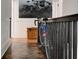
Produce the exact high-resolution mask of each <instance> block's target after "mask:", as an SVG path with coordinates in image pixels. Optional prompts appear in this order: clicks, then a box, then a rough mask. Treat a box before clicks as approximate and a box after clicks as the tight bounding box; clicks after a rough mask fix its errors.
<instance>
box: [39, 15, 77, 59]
mask: <svg viewBox="0 0 79 59" xmlns="http://www.w3.org/2000/svg"><path fill="white" fill-rule="evenodd" d="M77 20H78V14H75V15H69V16H64V17H59V18H53V19H48V20H46V21H43V20H42V21H40V20H39V23H38V25H39V26H38V28H39V31H38V32H39V39H38V41H39V43H40V45H41V46H42V48H43V51H44V52H45V53H46V56H47V59H77Z"/></svg>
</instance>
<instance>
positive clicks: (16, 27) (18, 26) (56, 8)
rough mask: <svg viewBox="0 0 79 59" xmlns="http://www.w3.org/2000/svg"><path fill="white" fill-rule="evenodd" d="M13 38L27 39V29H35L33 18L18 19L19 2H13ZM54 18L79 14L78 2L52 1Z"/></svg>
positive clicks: (17, 0)
mask: <svg viewBox="0 0 79 59" xmlns="http://www.w3.org/2000/svg"><path fill="white" fill-rule="evenodd" d="M12 1H13V2H12V3H13V4H12V5H13V6H12V16H13V17H12V37H13V38H27V28H28V27H35V25H34V20H35V19H32V18H25V19H23V18H18V16H19V9H18V8H19V0H12ZM52 1H53V2H52V3H53V4H52V17H53V18H56V17H61V16H65V15H71V14H75V13H77V0H52Z"/></svg>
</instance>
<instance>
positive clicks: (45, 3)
mask: <svg viewBox="0 0 79 59" xmlns="http://www.w3.org/2000/svg"><path fill="white" fill-rule="evenodd" d="M37 17H40V18H44V17H46V18H51V17H52V0H19V18H37Z"/></svg>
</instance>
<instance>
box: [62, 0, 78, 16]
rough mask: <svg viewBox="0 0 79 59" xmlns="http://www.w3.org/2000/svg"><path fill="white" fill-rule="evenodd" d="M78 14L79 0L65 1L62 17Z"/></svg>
mask: <svg viewBox="0 0 79 59" xmlns="http://www.w3.org/2000/svg"><path fill="white" fill-rule="evenodd" d="M76 13H78V0H63V11H62V15H63V16H65V15H71V14H76Z"/></svg>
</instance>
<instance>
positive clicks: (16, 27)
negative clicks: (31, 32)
mask: <svg viewBox="0 0 79 59" xmlns="http://www.w3.org/2000/svg"><path fill="white" fill-rule="evenodd" d="M18 16H19V0H12V37H13V38H27V28H28V27H36V26H35V25H34V20H36V19H35V18H25V19H24V18H18Z"/></svg>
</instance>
